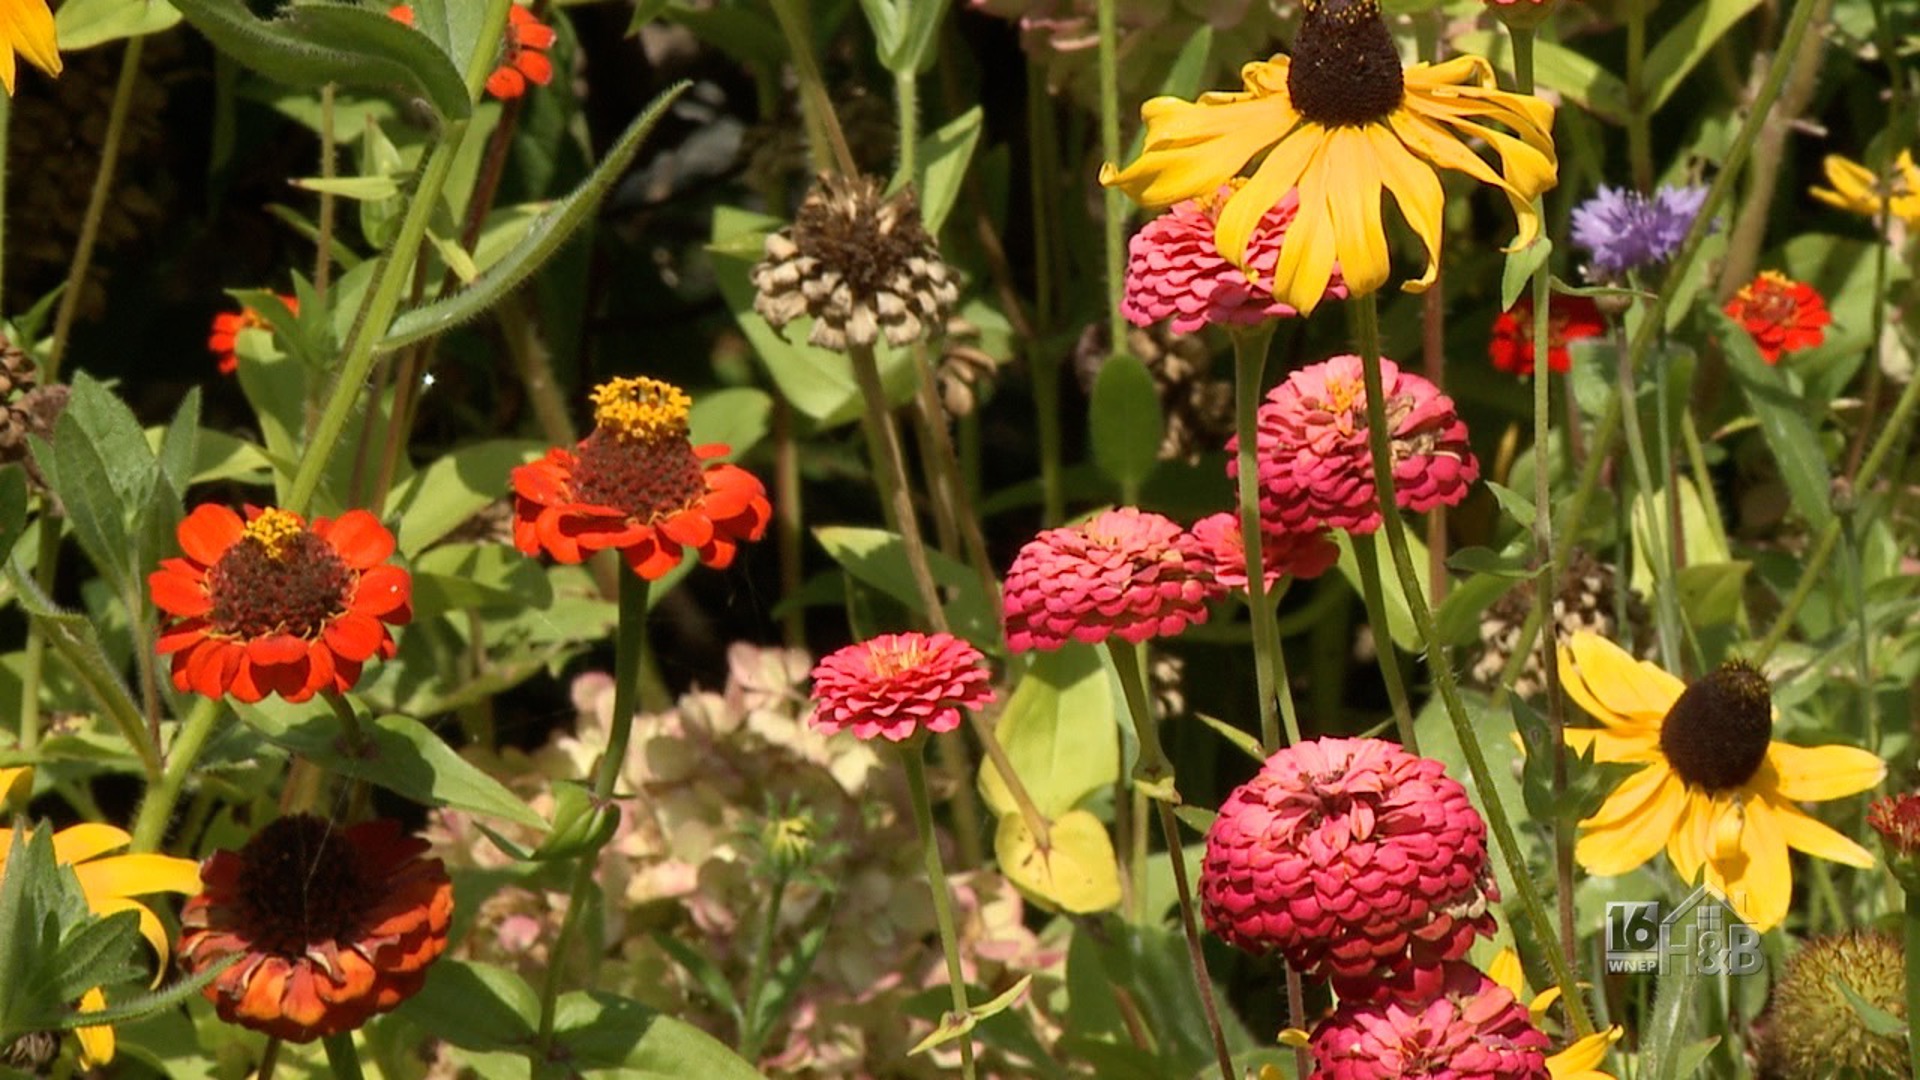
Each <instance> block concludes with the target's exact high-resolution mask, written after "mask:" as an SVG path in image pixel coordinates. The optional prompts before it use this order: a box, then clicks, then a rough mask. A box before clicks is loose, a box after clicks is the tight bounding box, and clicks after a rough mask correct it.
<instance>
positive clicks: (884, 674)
mask: <svg viewBox="0 0 1920 1080" xmlns="http://www.w3.org/2000/svg"><path fill="white" fill-rule="evenodd" d="M985 661H986V658H985V657H983V656H981V655H980V650H978V649H976V648H974V647H973V646H972V645H969V644H967V643H966V642H965V641H962V640H960V639H959V638H956V637H954V636H953V635H952V634H946V633H939V634H922V633H918V632H908V633H904V634H881V635H880V636H878V637H875V638H870V639H868V640H866V641H862V642H860V643H858V644H855V645H849V646H847V647H846V648H844V649H840V650H838V651H837V652H834V653H833V654H831V655H829V656H828V657H827V658H826V659H824V660H821V661H820V663H819V664H818V665H816V666H815V667H814V669H813V705H814V707H813V725H814V726H815V727H817V728H819V729H821V730H822V731H825V732H827V733H828V734H833V733H836V732H840V731H852V732H853V733H854V735H855V736H857V737H859V738H862V739H871V738H874V737H875V736H880V737H883V738H885V739H887V740H888V741H889V742H904V741H905V740H907V739H910V738H912V737H913V736H915V735H917V734H919V733H920V732H922V731H952V730H953V729H954V728H956V727H958V726H960V710H962V709H978V708H981V707H983V706H985V705H987V704H988V703H990V702H992V701H993V686H992V681H993V675H992V673H991V672H989V671H988V670H987V667H986V662H985Z"/></svg>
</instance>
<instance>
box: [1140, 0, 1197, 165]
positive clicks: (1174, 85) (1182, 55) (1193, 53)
mask: <svg viewBox="0 0 1920 1080" xmlns="http://www.w3.org/2000/svg"><path fill="white" fill-rule="evenodd" d="M1212 53H1213V26H1212V25H1211V24H1210V23H1208V22H1206V21H1205V20H1199V25H1198V26H1196V27H1194V30H1193V33H1192V34H1191V35H1189V36H1188V37H1187V40H1186V43H1185V44H1183V45H1181V46H1180V52H1179V53H1178V54H1177V55H1175V56H1174V58H1173V64H1172V65H1171V66H1169V67H1168V68H1167V77H1166V78H1165V79H1162V80H1161V82H1160V88H1159V90H1158V91H1157V94H1158V96H1160V97H1177V98H1185V99H1188V100H1191V99H1192V98H1193V97H1195V96H1196V95H1198V94H1199V93H1200V80H1201V79H1203V78H1205V77H1206V74H1207V58H1208V57H1209V56H1211V55H1212ZM1146 143H1147V127H1146V125H1145V124H1142V125H1140V129H1139V130H1138V131H1136V132H1134V133H1133V141H1132V143H1130V144H1129V147H1128V149H1127V153H1126V156H1125V157H1123V158H1122V159H1121V160H1123V161H1132V160H1133V159H1135V158H1137V157H1139V156H1140V150H1141V148H1142V147H1144V146H1145V145H1146Z"/></svg>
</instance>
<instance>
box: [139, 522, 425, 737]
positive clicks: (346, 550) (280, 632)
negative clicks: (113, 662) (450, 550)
mask: <svg viewBox="0 0 1920 1080" xmlns="http://www.w3.org/2000/svg"><path fill="white" fill-rule="evenodd" d="M179 538H180V550H181V551H182V552H184V553H185V555H186V557H185V558H180V559H164V560H162V561H161V563H160V569H158V570H156V571H154V572H153V573H152V574H150V575H148V576H147V585H148V587H149V588H150V589H151V590H152V592H153V603H154V606H155V607H157V608H159V609H160V610H161V611H163V612H166V613H167V614H168V615H171V616H173V619H172V621H171V622H170V623H168V625H167V626H165V627H164V628H163V629H162V631H161V634H160V640H159V642H158V643H157V646H156V649H157V651H158V652H159V653H160V654H161V655H162V656H164V655H166V654H167V653H172V654H173V685H174V687H175V688H176V689H179V690H181V691H188V690H191V691H193V692H195V693H199V694H204V695H205V696H207V697H210V698H218V697H221V696H223V695H226V694H232V695H233V696H234V697H236V698H238V699H240V700H241V701H246V702H254V701H259V700H260V699H261V698H263V697H265V696H267V695H268V694H279V695H280V696H281V697H283V698H286V699H287V700H288V701H305V700H307V699H308V698H310V697H312V696H313V695H314V694H315V693H317V692H319V691H322V690H332V691H337V692H341V693H345V692H346V691H348V690H351V689H353V685H354V683H356V682H359V681H360V666H361V665H362V664H364V663H365V662H366V661H367V660H368V659H370V658H372V657H374V656H379V657H382V658H391V657H392V656H393V653H394V642H393V635H392V634H391V633H389V632H388V630H387V628H386V627H385V626H383V625H381V624H382V623H393V624H395V625H399V624H402V623H405V622H408V621H409V620H411V619H412V618H413V608H412V606H411V601H412V596H413V581H412V578H410V577H409V576H408V575H407V572H406V571H405V570H402V569H401V568H399V567H397V566H392V565H389V564H388V563H387V561H386V560H387V557H388V556H390V555H392V554H393V534H392V533H390V532H388V531H387V530H386V527H385V526H383V525H381V524H380V522H379V521H378V520H377V519H376V518H375V517H374V516H373V515H372V514H369V513H367V512H366V511H365V510H349V511H347V512H346V513H345V514H342V515H341V516H340V517H339V519H338V520H329V519H327V518H316V519H314V522H313V524H312V526H311V527H309V526H308V525H307V523H306V522H305V521H303V520H302V519H301V517H300V515H299V514H295V513H293V512H291V511H288V510H277V509H268V510H261V509H258V508H256V507H248V508H247V520H245V521H242V520H241V518H240V515H239V514H236V513H234V512H233V511H232V510H229V509H227V508H226V507H224V506H217V505H213V504H206V505H202V506H197V507H195V508H194V511H193V513H191V514H188V515H187V518H186V520H185V521H182V522H181V523H180V529H179Z"/></svg>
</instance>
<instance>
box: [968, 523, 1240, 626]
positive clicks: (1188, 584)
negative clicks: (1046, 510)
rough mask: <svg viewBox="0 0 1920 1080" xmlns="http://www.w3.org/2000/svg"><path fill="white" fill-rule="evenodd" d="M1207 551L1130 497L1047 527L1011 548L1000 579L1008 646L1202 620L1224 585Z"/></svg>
mask: <svg viewBox="0 0 1920 1080" xmlns="http://www.w3.org/2000/svg"><path fill="white" fill-rule="evenodd" d="M1213 564H1214V560H1213V556H1212V554H1211V553H1210V552H1209V551H1208V549H1207V547H1206V545H1205V544H1203V543H1202V542H1201V541H1200V539H1199V538H1198V537H1196V536H1194V535H1193V534H1192V533H1191V532H1188V531H1187V530H1185V529H1183V528H1181V527H1180V526H1179V525H1177V524H1175V523H1174V522H1172V521H1171V520H1169V519H1167V518H1165V517H1162V516H1161V515H1159V514H1154V513H1149V512H1146V511H1143V510H1139V509H1136V508H1134V507H1131V506H1123V507H1120V508H1119V509H1117V510H1108V511H1106V512H1104V513H1102V514H1100V515H1098V516H1096V517H1094V518H1092V519H1090V520H1088V521H1086V522H1083V523H1081V524H1079V525H1070V526H1065V527H1062V528H1058V529H1048V530H1046V531H1045V532H1042V533H1041V534H1040V535H1038V536H1036V537H1034V538H1033V539H1032V540H1029V541H1027V543H1026V546H1024V547H1022V548H1021V549H1020V553H1019V554H1018V555H1016V556H1014V560H1013V566H1012V567H1011V568H1010V569H1008V571H1007V580H1006V583H1005V587H1004V601H1003V609H1002V610H1003V617H1004V621H1005V624H1006V631H1007V647H1008V648H1009V649H1012V650H1013V651H1014V652H1026V651H1028V650H1030V649H1043V650H1044V649H1057V648H1060V647H1061V646H1062V645H1065V644H1066V643H1067V642H1069V641H1082V642H1086V643H1088V644H1099V643H1100V642H1103V641H1106V640H1107V639H1109V638H1112V637H1120V638H1123V639H1125V640H1127V641H1131V642H1135V643H1138V642H1142V641H1145V640H1147V639H1148V638H1151V637H1171V636H1172V635H1174V634H1178V633H1179V632H1181V631H1182V630H1185V629H1186V628H1187V626H1188V625H1190V624H1192V623H1201V622H1205V621H1206V620H1207V604H1208V602H1209V601H1211V600H1214V599H1217V598H1218V597H1220V596H1221V595H1222V594H1223V593H1224V591H1225V590H1224V587H1223V586H1222V585H1221V584H1220V583H1219V581H1218V580H1217V579H1216V578H1215V577H1214V574H1213Z"/></svg>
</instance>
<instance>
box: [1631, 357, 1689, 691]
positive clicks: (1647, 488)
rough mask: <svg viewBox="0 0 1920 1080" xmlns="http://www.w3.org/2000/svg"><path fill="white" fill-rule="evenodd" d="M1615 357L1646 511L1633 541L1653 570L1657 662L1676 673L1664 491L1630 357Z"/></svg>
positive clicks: (1674, 597) (1675, 601) (1674, 600)
mask: <svg viewBox="0 0 1920 1080" xmlns="http://www.w3.org/2000/svg"><path fill="white" fill-rule="evenodd" d="M1615 336H1616V337H1624V334H1622V333H1620V332H1616V335H1615ZM1617 355H1618V357H1619V361H1620V362H1619V365H1618V369H1619V370H1618V377H1619V380H1620V387H1619V390H1618V399H1619V400H1620V401H1622V402H1624V403H1625V405H1624V407H1623V409H1622V411H1621V414H1620V416H1621V420H1622V421H1623V422H1624V424H1625V426H1626V437H1627V459H1628V460H1629V461H1631V462H1632V463H1633V482H1634V486H1636V487H1637V488H1639V492H1638V493H1637V494H1636V496H1635V499H1636V500H1644V505H1645V506H1646V508H1647V532H1646V535H1645V536H1644V537H1642V536H1639V535H1638V534H1636V535H1635V542H1636V544H1637V543H1639V542H1641V541H1644V542H1645V543H1646V547H1647V565H1648V566H1649V567H1652V568H1654V576H1655V581H1654V611H1655V614H1656V616H1657V621H1658V623H1659V626H1660V634H1659V637H1660V660H1661V663H1662V666H1664V667H1665V668H1666V669H1667V670H1668V671H1673V672H1678V671H1680V670H1681V667H1680V612H1679V606H1678V605H1679V592H1678V589H1677V587H1676V586H1675V584H1674V580H1673V574H1672V564H1671V563H1669V562H1668V561H1667V544H1668V539H1669V537H1670V536H1671V531H1670V530H1668V529H1666V528H1663V527H1662V525H1661V518H1664V517H1665V516H1666V511H1665V509H1664V508H1663V506H1662V500H1663V499H1664V498H1665V497H1666V490H1665V488H1663V487H1655V486H1654V483H1653V466H1652V465H1650V464H1649V463H1648V462H1647V444H1646V440H1645V437H1644V436H1643V435H1642V434H1641V431H1640V398H1639V393H1638V391H1637V389H1636V388H1635V385H1634V378H1633V354H1632V353H1631V352H1630V351H1629V350H1627V349H1625V348H1622V349H1618V350H1617Z"/></svg>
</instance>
